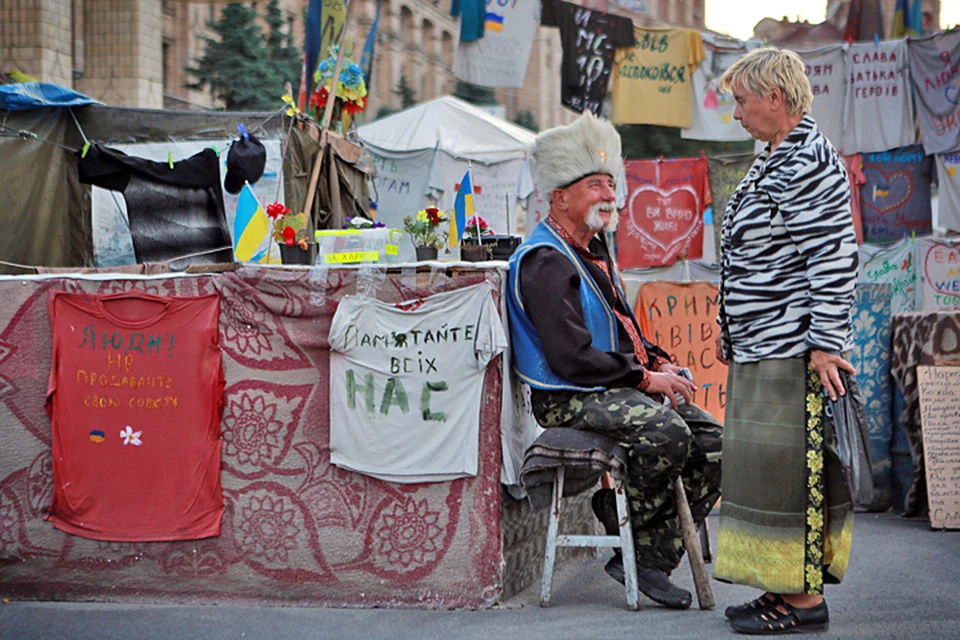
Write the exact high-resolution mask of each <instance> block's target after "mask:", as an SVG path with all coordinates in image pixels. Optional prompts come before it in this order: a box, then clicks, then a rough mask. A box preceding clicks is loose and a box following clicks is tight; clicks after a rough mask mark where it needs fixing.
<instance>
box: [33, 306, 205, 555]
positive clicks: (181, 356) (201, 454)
mask: <svg viewBox="0 0 960 640" xmlns="http://www.w3.org/2000/svg"><path fill="white" fill-rule="evenodd" d="M48 307H49V311H50V323H51V326H52V330H53V367H52V369H51V371H50V381H49V384H48V388H47V403H46V407H47V413H49V414H50V419H51V425H52V435H53V438H52V439H53V481H54V490H53V505H52V506H51V507H50V511H49V514H48V516H47V517H48V519H50V520H52V521H53V525H54V527H56V528H57V529H60V530H62V531H66V532H68V533H72V534H75V535H78V536H83V537H85V538H95V539H97V540H119V541H150V540H192V539H197V538H206V537H208V536H215V535H219V534H220V519H221V517H222V516H223V496H222V494H221V491H220V448H221V442H220V413H221V396H222V393H223V386H224V380H223V372H222V369H221V357H220V345H219V341H218V332H217V321H218V316H219V314H220V298H219V296H218V295H217V294H211V295H205V296H195V297H186V296H184V297H181V296H175V297H167V296H157V295H151V294H148V293H144V292H142V291H129V292H125V293H119V294H110V295H96V294H86V293H67V292H65V291H51V292H50V294H49V298H48Z"/></svg>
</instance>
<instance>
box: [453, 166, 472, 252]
mask: <svg viewBox="0 0 960 640" xmlns="http://www.w3.org/2000/svg"><path fill="white" fill-rule="evenodd" d="M472 215H474V208H473V181H472V180H470V169H467V172H466V173H465V174H463V180H461V181H460V188H459V189H457V199H456V200H454V201H453V218H451V219H450V246H451V247H455V246H457V245H458V244H460V240H461V239H462V238H463V230H464V229H465V228H466V226H467V218H468V217H469V216H472Z"/></svg>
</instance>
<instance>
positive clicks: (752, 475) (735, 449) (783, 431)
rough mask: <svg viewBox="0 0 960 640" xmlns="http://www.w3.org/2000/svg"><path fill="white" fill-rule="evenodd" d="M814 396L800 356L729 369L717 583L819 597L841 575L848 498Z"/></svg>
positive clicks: (815, 381)
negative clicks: (825, 584)
mask: <svg viewBox="0 0 960 640" xmlns="http://www.w3.org/2000/svg"><path fill="white" fill-rule="evenodd" d="M821 393H822V386H821V384H820V380H819V378H818V377H817V375H816V374H815V373H813V372H812V370H808V368H807V364H806V359H805V358H792V359H785V360H766V361H762V362H757V363H751V364H735V363H734V364H732V365H731V366H730V371H729V375H728V391H727V405H726V420H725V424H724V431H723V459H722V460H723V461H722V467H721V468H722V480H721V495H722V502H721V505H720V526H719V529H718V532H717V558H716V565H715V566H714V572H713V577H714V578H716V579H717V580H722V581H724V582H732V583H734V584H744V585H750V586H753V587H758V588H760V589H763V590H764V591H770V592H772V593H810V594H819V593H822V592H823V584H824V583H825V582H826V583H838V582H840V580H842V579H843V575H844V573H845V572H846V570H847V563H848V561H849V559H850V542H851V537H852V533H853V505H852V503H851V500H850V494H849V491H848V490H847V488H846V485H845V484H844V481H843V473H842V470H841V467H840V459H839V458H838V457H837V453H836V447H835V445H834V442H835V439H834V437H833V428H832V426H831V425H830V421H829V419H827V417H826V415H825V414H824V398H823V397H822V395H821Z"/></svg>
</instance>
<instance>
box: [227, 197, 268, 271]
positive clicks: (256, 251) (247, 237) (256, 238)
mask: <svg viewBox="0 0 960 640" xmlns="http://www.w3.org/2000/svg"><path fill="white" fill-rule="evenodd" d="M270 244H271V242H270V220H269V219H268V218H267V214H265V213H264V212H263V207H261V206H260V203H259V202H258V201H257V196H255V195H254V194H253V189H251V188H250V185H249V184H245V185H243V189H241V190H240V196H239V197H238V198H237V215H236V217H235V218H234V221H233V254H234V255H235V256H236V258H237V260H238V261H240V262H269V258H270V253H271V252H270Z"/></svg>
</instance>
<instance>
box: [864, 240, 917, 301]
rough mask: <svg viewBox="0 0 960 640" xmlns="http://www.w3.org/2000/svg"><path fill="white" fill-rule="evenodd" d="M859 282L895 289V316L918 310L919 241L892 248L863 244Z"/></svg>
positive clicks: (902, 242) (896, 245)
mask: <svg viewBox="0 0 960 640" xmlns="http://www.w3.org/2000/svg"><path fill="white" fill-rule="evenodd" d="M859 280H861V281H865V282H878V283H887V284H890V285H891V286H892V295H893V298H892V300H891V303H890V310H891V313H903V312H905V311H915V310H916V308H917V241H916V240H914V239H912V238H904V239H903V240H901V241H900V242H898V243H896V244H895V245H892V246H882V245H873V244H862V245H860V274H859Z"/></svg>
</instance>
